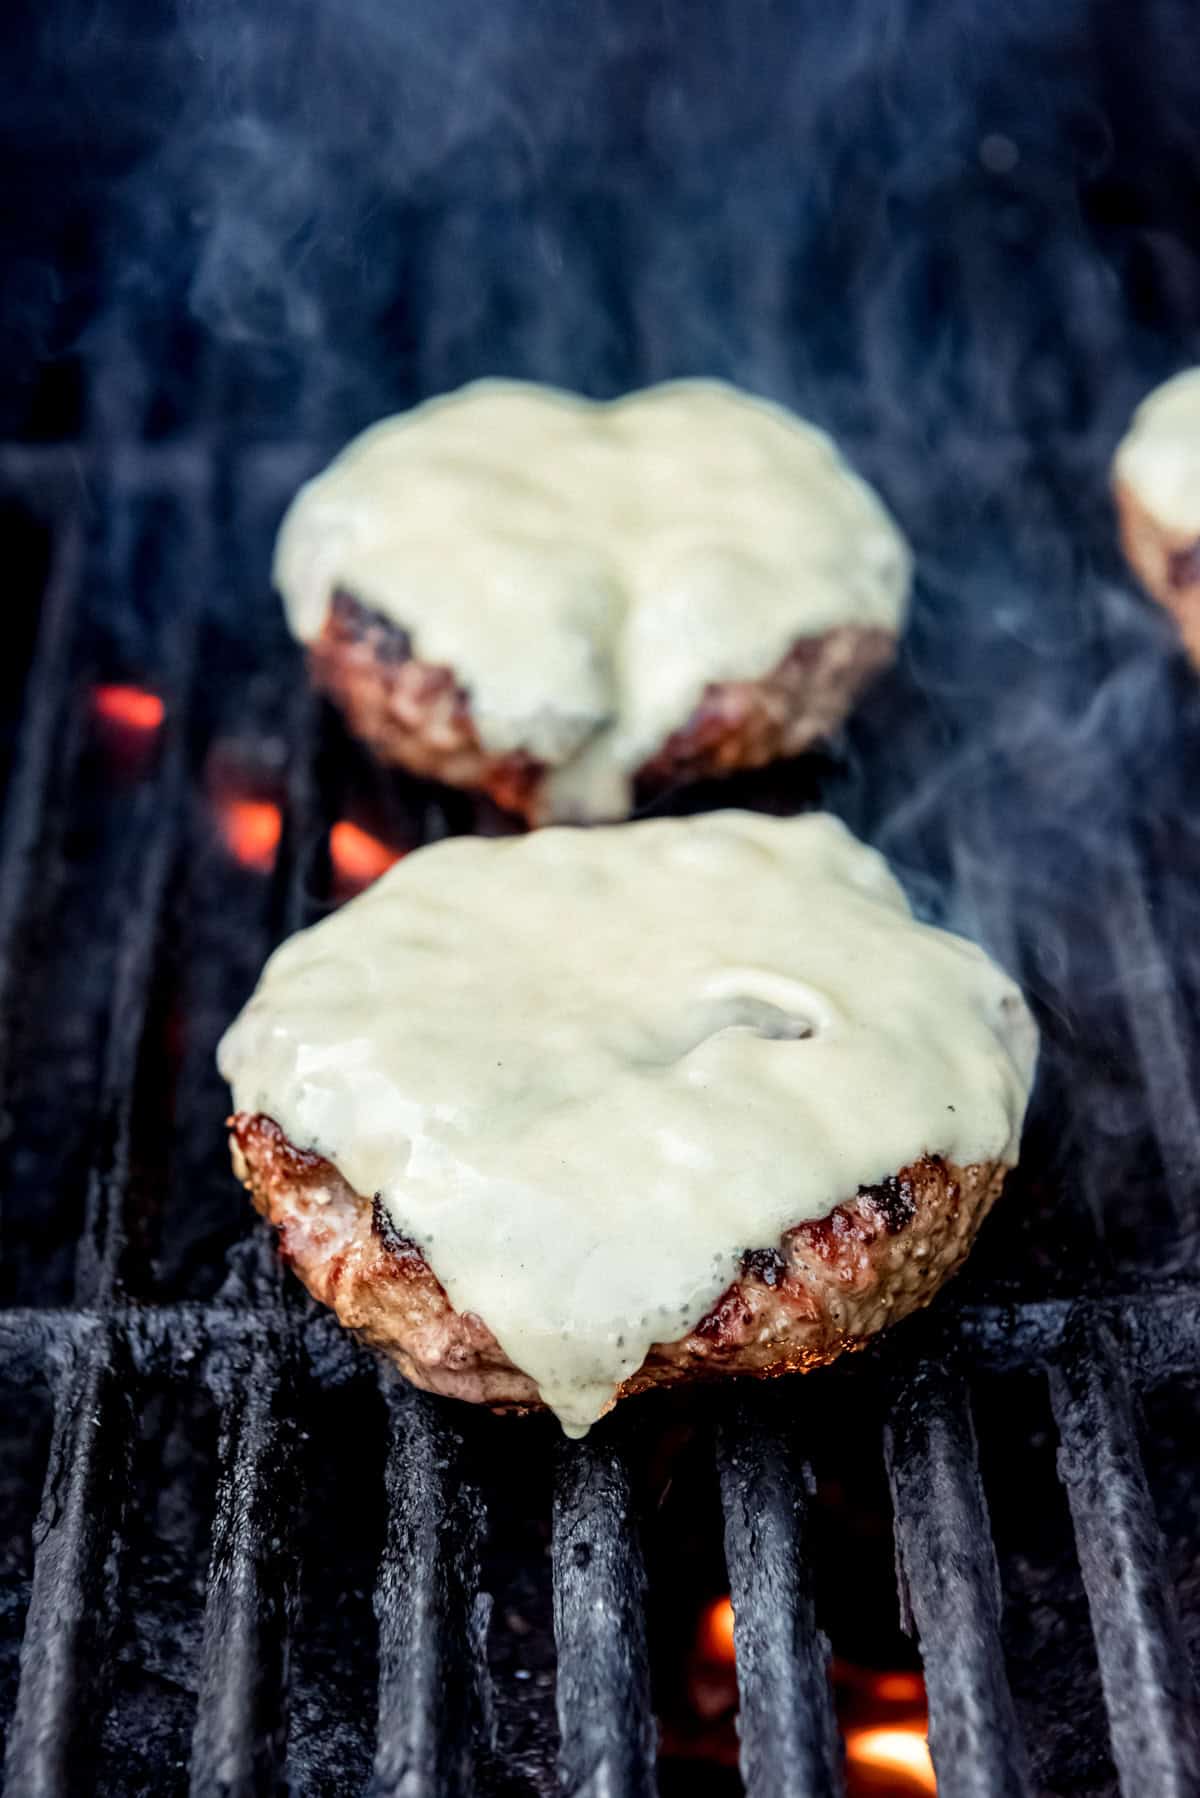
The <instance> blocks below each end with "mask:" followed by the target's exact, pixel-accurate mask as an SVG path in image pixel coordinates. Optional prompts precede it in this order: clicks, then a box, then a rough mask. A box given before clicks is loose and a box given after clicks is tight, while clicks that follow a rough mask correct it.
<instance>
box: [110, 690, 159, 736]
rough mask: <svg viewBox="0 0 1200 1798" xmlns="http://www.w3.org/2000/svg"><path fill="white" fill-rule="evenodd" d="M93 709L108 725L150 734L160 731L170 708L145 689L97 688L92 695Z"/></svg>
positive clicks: (156, 695) (155, 694)
mask: <svg viewBox="0 0 1200 1798" xmlns="http://www.w3.org/2000/svg"><path fill="white" fill-rule="evenodd" d="M92 710H93V711H94V712H95V714H96V716H97V718H101V719H103V721H104V723H105V724H116V725H119V726H121V727H122V728H123V729H125V730H136V731H141V732H144V733H146V734H149V732H151V731H155V730H158V729H159V727H160V726H161V724H162V721H163V718H164V717H165V715H166V707H165V706H164V705H163V702H162V700H161V699H160V698H159V697H158V694H157V693H151V692H149V691H148V690H147V689H146V688H145V687H122V686H111V687H96V688H95V689H94V691H93V693H92Z"/></svg>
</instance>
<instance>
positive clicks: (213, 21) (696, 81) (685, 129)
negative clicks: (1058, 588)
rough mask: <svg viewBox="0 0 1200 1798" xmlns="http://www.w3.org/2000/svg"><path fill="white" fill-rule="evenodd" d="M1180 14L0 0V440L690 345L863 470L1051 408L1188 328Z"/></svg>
mask: <svg viewBox="0 0 1200 1798" xmlns="http://www.w3.org/2000/svg"><path fill="white" fill-rule="evenodd" d="M1197 36H1198V30H1197V23H1196V14H1195V8H1194V6H1193V5H1192V4H1191V3H1190V0H1156V3H1154V4H1139V5H1137V6H1129V5H1128V4H1122V3H1121V0H1091V3H1090V4H1089V3H1086V0H1043V3H1041V4H1036V5H1031V4H1029V3H1028V0H1015V3H1014V0H1006V4H1003V5H990V4H987V3H986V0H874V3H872V4H864V3H863V0H851V3H850V4H846V5H836V6H834V5H830V4H828V3H827V0H818V3H814V4H807V5H804V4H791V5H785V4H776V3H773V0H596V3H595V4H587V5H584V4H572V3H568V0H554V3H549V0H341V3H340V4H335V3H334V0H275V3H274V4H264V3H263V0H257V3H255V0H247V3H245V4H241V5H239V4H237V3H236V0H194V3H192V4H178V5H174V6H172V5H167V4H164V5H154V4H149V3H148V0H49V3H46V0H43V3H42V4H37V5H35V4H31V3H27V0H17V3H16V4H10V5H8V6H7V7H5V8H4V9H3V21H2V22H0V136H2V150H0V155H2V166H3V181H2V184H0V266H2V269H3V274H2V277H0V279H2V286H0V319H2V320H3V327H4V329H3V340H2V343H0V435H3V436H4V437H7V438H10V439H11V438H13V437H22V436H31V437H52V436H72V435H75V434H76V433H79V432H82V431H84V430H89V429H90V430H94V431H98V432H101V433H103V432H105V431H109V432H117V433H124V432H132V433H137V434H141V433H147V434H150V435H161V434H167V433H171V432H174V431H177V430H179V429H182V428H183V427H185V426H186V425H187V424H189V423H192V422H197V421H201V422H203V421H209V422H212V421H219V422H220V423H221V424H222V425H223V426H224V427H225V428H227V429H232V430H236V431H246V432H249V433H253V434H265V435H271V434H281V435H294V434H300V433H303V434H312V435H314V436H316V437H318V438H321V439H324V438H327V437H328V438H329V439H330V440H333V439H336V438H338V437H340V436H342V435H344V434H345V433H346V432H348V431H349V430H351V429H354V428H356V427H357V426H358V425H359V424H361V423H362V422H364V421H365V420H366V419H367V418H369V417H370V416H372V415H374V414H377V413H379V412H381V411H385V410H387V409H388V408H389V407H392V406H395V405H398V404H401V403H403V402H405V401H407V400H409V399H411V398H412V397H413V396H414V395H417V394H420V393H423V392H427V391H430V390H433V389H437V388H441V387H445V386H448V385H453V384H455V383H457V382H459V381H461V380H463V379H466V378H469V377H471V376H473V375H475V374H479V373H483V372H493V373H495V372H499V373H516V374H522V375H529V376H534V377H537V378H541V379H548V380H555V381H561V382H565V383H570V384H574V385H578V386H581V387H583V388H586V389H587V390H589V391H593V392H596V393H608V392H612V391H616V390H619V389H621V388H624V387H626V386H630V385H636V384H638V383H641V382H643V381H646V380H649V379H654V378H659V377H662V376H664V375H670V374H674V373H681V372H695V371H706V372H713V373H720V374H726V375H730V376H732V377H734V378H737V379H740V380H742V381H744V382H745V383H746V384H747V385H750V386H752V387H757V388H760V389H764V390H767V391H770V392H773V393H776V394H778V395H779V396H780V397H782V398H784V399H787V400H791V401H793V402H794V403H797V404H800V405H802V406H803V407H805V409H807V410H808V411H810V412H812V413H815V414H816V415H817V416H819V417H823V418H825V419H827V420H828V421H829V422H833V423H835V424H837V425H838V426H839V427H840V428H841V429H842V430H843V431H846V430H853V428H854V427H855V426H859V427H861V426H863V425H869V426H870V427H872V428H876V429H880V430H885V431H887V432H889V433H892V434H893V436H894V438H895V443H894V445H893V451H892V460H893V463H894V462H895V461H897V460H902V459H903V457H904V456H905V455H913V454H915V455H923V454H926V453H928V451H929V449H930V447H931V446H932V445H933V444H934V442H935V440H936V441H937V442H938V444H939V447H940V446H941V442H942V440H943V439H944V438H946V437H949V438H950V439H951V443H952V445H953V442H954V440H956V439H958V438H961V437H963V436H964V435H967V434H971V435H979V434H981V433H990V434H992V435H993V436H994V437H995V436H1001V435H1012V434H1014V433H1020V434H1021V435H1024V436H1028V435H1029V434H1030V433H1033V432H1037V433H1042V434H1045V433H1056V432H1057V433H1064V432H1066V433H1072V434H1073V433H1076V432H1078V431H1079V430H1080V428H1081V427H1082V426H1083V424H1084V423H1085V421H1086V420H1087V419H1089V418H1091V417H1093V416H1095V415H1096V414H1097V413H1098V412H1099V413H1107V412H1108V411H1109V408H1110V407H1111V408H1112V409H1113V416H1115V415H1116V413H1117V412H1120V411H1121V410H1122V409H1123V408H1126V407H1127V403H1128V402H1129V400H1130V399H1131V398H1132V397H1134V396H1135V395H1136V392H1137V391H1138V390H1139V389H1140V387H1141V386H1143V385H1144V384H1145V381H1146V379H1147V378H1148V377H1156V376H1158V375H1159V374H1161V373H1164V372H1167V371H1168V370H1169V369H1170V368H1172V367H1173V366H1175V365H1176V364H1177V363H1179V362H1181V361H1185V360H1189V359H1196V358H1197V357H1200V346H1198V343H1197V324H1198V319H1200V240H1198V234H1197V219H1198V218H1200V107H1198V106H1197V87H1198V86H1200V76H1198V75H1197V72H1196V71H1197V68H1198V66H1200V58H1198V57H1197V54H1196V49H1197ZM101 368H104V369H107V370H108V371H109V373H110V376H111V387H110V390H109V392H108V393H107V394H104V395H102V394H101V393H100V392H98V391H97V389H96V386H95V382H94V379H93V378H92V377H93V376H94V374H95V371H97V370H98V369H101ZM114 371H117V372H114ZM876 472H878V471H876Z"/></svg>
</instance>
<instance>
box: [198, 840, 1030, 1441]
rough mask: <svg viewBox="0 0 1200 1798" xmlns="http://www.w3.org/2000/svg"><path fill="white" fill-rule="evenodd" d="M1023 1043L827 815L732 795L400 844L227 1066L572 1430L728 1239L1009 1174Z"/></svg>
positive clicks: (1003, 981)
mask: <svg viewBox="0 0 1200 1798" xmlns="http://www.w3.org/2000/svg"><path fill="white" fill-rule="evenodd" d="M1035 1051H1036V1039H1035V1033H1034V1027H1033V1024H1032V1021H1031V1019H1030V1017H1029V1014H1028V1012H1027V1010H1026V1008H1025V1005H1024V1002H1023V1000H1022V998H1021V996H1020V993H1019V992H1018V990H1017V988H1016V987H1015V986H1014V985H1013V983H1012V981H1010V980H1009V979H1008V978H1007V977H1006V976H1005V975H1004V974H1002V973H1001V972H1000V970H999V969H998V968H997V967H995V966H994V965H993V963H991V962H990V961H989V960H988V958H987V957H986V956H985V955H984V954H983V952H982V951H981V950H980V949H978V948H976V947H975V946H974V945H973V944H971V943H968V942H965V941H963V940H962V939H960V938H958V937H954V936H950V935H947V934H946V933H944V932H942V931H938V930H934V929H932V928H930V927H928V926H926V925H922V924H919V923H917V922H915V921H914V919H913V918H912V916H911V914H910V912H909V908H908V905H907V903H906V901H905V899H904V896H903V894H902V893H901V891H900V888H899V887H898V886H897V884H896V882H895V880H894V879H893V878H892V876H891V874H890V873H889V872H888V869H887V866H886V864H885V863H884V862H883V860H882V859H881V858H880V857H879V856H878V855H877V854H876V853H875V852H874V851H873V850H870V849H867V848H864V847H863V846H862V845H861V844H860V843H858V842H856V840H855V839H854V838H853V837H852V836H851V835H850V834H849V833H848V832H847V831H846V830H845V828H844V827H843V826H842V825H841V824H839V823H838V822H837V821H836V820H835V819H833V818H830V817H826V816H820V815H813V816H806V817H800V818H794V819H788V820H780V819H772V818H766V817H761V816H758V815H755V814H751V813H748V812H736V811H729V812H718V813H715V814H713V815H711V816H707V817H699V818H692V819H682V820H677V819H661V820H654V821H651V822H647V823H641V824H632V825H628V826H624V827H616V828H610V829H599V830H593V831H577V830H567V829H551V830H546V831H538V832H534V833H533V834H531V835H527V836H523V837H517V838H512V839H499V840H482V839H478V838H465V837H460V838H456V839H454V840H451V841H448V842H442V843H439V844H437V845H435V846H433V847H431V848H428V849H422V850H419V851H418V852H417V853H415V854H413V855H411V856H409V857H408V859H407V860H406V861H403V862H401V863H400V864H399V865H398V866H397V867H396V868H394V869H393V870H392V871H391V872H390V873H389V874H387V875H385V876H384V878H383V879H382V880H380V881H378V882H377V883H376V884H375V885H374V886H373V887H371V888H370V889H368V891H367V892H366V893H364V894H363V895H362V896H361V897H360V898H358V899H355V900H354V901H353V902H352V903H351V904H349V905H347V906H346V907H344V909H343V910H341V911H340V912H337V913H335V914H334V915H333V916H332V917H330V918H328V919H326V920H325V921H324V922H323V923H321V924H318V925H317V926H315V927H314V928H313V929H311V930H307V931H304V932H302V933H301V934H300V935H298V936H295V937H293V938H292V939H291V941H290V942H287V943H285V944H284V945H283V947H282V948H280V949H279V950H278V951H277V952H276V953H275V955H274V956H273V957H272V958H271V960H270V962H269V963H268V964H267V968H266V970H265V972H264V974H263V977H262V980H261V981H260V983H259V987H258V990H257V992H256V993H255V995H254V997H253V998H252V999H251V1001H250V1003H249V1005H248V1006H247V1007H246V1009H245V1010H244V1011H243V1013H242V1015H241V1016H240V1018H238V1020H237V1021H236V1022H235V1023H234V1024H233V1025H232V1027H231V1028H230V1030H229V1031H228V1032H227V1034H226V1036H225V1038H224V1041H223V1042H222V1044H221V1048H220V1054H219V1060H220V1066H221V1071H222V1073H223V1074H224V1075H225V1077H226V1079H227V1080H228V1081H229V1082H230V1083H231V1085H232V1087H233V1093H234V1102H235V1104H236V1106H237V1108H238V1109H239V1110H240V1111H250V1112H266V1113H267V1114H269V1115H270V1116H271V1117H273V1118H274V1119H275V1120H276V1121H277V1122H278V1123H279V1124H280V1125H281V1126H282V1128H283V1129H284V1130H285V1131H286V1133H287V1135H288V1136H289V1137H290V1138H291V1139H292V1141H293V1142H295V1143H297V1144H299V1145H301V1146H302V1147H304V1148H311V1149H315V1150H316V1151H317V1152H318V1153H320V1154H322V1155H324V1156H326V1157H327V1158H328V1159H329V1160H330V1161H332V1162H333V1163H334V1164H335V1165H336V1166H337V1167H338V1169H339V1170H340V1171H341V1173H342V1174H343V1175H344V1176H345V1177H346V1179H347V1180H348V1181H349V1182H350V1184H351V1185H352V1186H353V1187H354V1188H355V1189H356V1190H357V1191H358V1192H360V1193H364V1194H374V1193H380V1194H381V1195H382V1197H383V1201H384V1203H385V1205H386V1207H387V1209H388V1211H389V1213H390V1214H391V1216H392V1218H393V1219H394V1221H395V1224H396V1228H397V1229H398V1230H399V1231H400V1232H401V1233H402V1234H403V1235H405V1236H408V1237H411V1238H412V1239H413V1240H414V1241H415V1242H417V1243H418V1244H419V1245H420V1247H421V1248H422V1249H423V1250H424V1252H425V1254H426V1257H427V1259H428V1260H429V1262H430V1265H431V1266H432V1267H433V1269H434V1271H435V1272H436V1273H437V1275H438V1278H439V1279H440V1280H441V1282H442V1284H443V1285H444V1287H445V1289H446V1291H447V1293H448V1294H449V1297H450V1300H451V1302H452V1303H453V1304H454V1305H455V1306H456V1307H457V1309H459V1310H460V1311H472V1312H475V1313H476V1314H477V1315H478V1316H480V1317H482V1318H483V1319H484V1320H485V1321H486V1322H487V1323H488V1325H489V1326H490V1327H491V1329H492V1330H493V1332H494V1333H495V1335H496V1337H497V1338H498V1339H499V1342H500V1344H501V1346H502V1347H503V1349H504V1350H505V1351H506V1353H507V1354H508V1355H509V1356H510V1358H511V1359H512V1360H513V1362H515V1363H516V1365H517V1366H518V1367H520V1368H523V1369H524V1370H525V1372H527V1373H528V1374H530V1375H531V1376H532V1378H533V1379H534V1380H535V1381H536V1382H537V1384H538V1387H539V1389H540V1391H541V1395H542V1397H543V1399H544V1400H545V1402H546V1403H547V1404H548V1405H550V1406H551V1407H552V1408H553V1409H554V1410H555V1411H556V1412H557V1414H558V1416H559V1418H560V1419H561V1421H562V1424H563V1427H564V1428H565V1429H566V1430H567V1431H568V1433H570V1434H581V1433H582V1432H583V1431H584V1430H585V1429H587V1427H588V1426H589V1425H590V1424H591V1423H592V1422H593V1421H594V1420H595V1419H596V1418H597V1417H598V1416H599V1415H600V1413H601V1411H602V1410H603V1409H604V1408H605V1407H606V1405H607V1404H608V1402H609V1400H610V1399H611V1398H612V1396H613V1392H614V1389H615V1388H616V1386H617V1385H618V1384H619V1383H620V1381H621V1380H623V1379H624V1378H625V1377H626V1376H627V1375H628V1374H630V1373H632V1372H633V1371H634V1369H635V1368H637V1367H638V1366H639V1365H640V1364H641V1362H642V1360H643V1358H644V1356H645V1354H646V1351H647V1349H648V1348H649V1347H650V1345H651V1344H652V1343H653V1342H656V1341H663V1340H671V1339H674V1338H676V1337H678V1336H681V1335H683V1334H685V1333H686V1332H687V1331H688V1330H689V1329H690V1328H692V1327H693V1326H694V1325H695V1324H696V1323H697V1322H699V1320H700V1319H701V1318H702V1317H703V1316H704V1314H705V1312H706V1311H707V1310H708V1309H709V1308H710V1306H711V1305H712V1304H713V1303H714V1301H715V1300H716V1299H717V1298H718V1297H719V1296H720V1294H721V1292H722V1291H723V1290H724V1288H725V1287H726V1285H728V1283H729V1281H730V1280H731V1279H732V1278H733V1277H734V1275H735V1274H736V1272H737V1269H738V1265H739V1257H740V1256H741V1254H742V1252H743V1251H744V1250H746V1249H749V1248H763V1247H768V1246H775V1245H776V1244H777V1243H778V1242H779V1240H780V1237H781V1235H782V1233H783V1232H784V1231H785V1230H786V1229H788V1228H789V1227H790V1226H791V1225H793V1224H796V1223H800V1222H803V1221H804V1220H806V1219H809V1218H816V1217H822V1216H825V1215H826V1214H828V1212H829V1211H831V1210H832V1209H833V1207H834V1206H835V1205H836V1204H838V1203H839V1202H840V1201H842V1200H844V1199H847V1198H850V1197H852V1196H853V1195H854V1193H855V1192H856V1191H857V1189H858V1187H859V1186H860V1185H863V1184H868V1183H874V1182H876V1181H879V1180H882V1179H884V1178H885V1177H886V1176H887V1175H889V1174H893V1173H895V1172H897V1171H898V1169H900V1168H902V1167H904V1166H906V1165H907V1164H909V1163H910V1162H912V1161H913V1160H915V1159H916V1158H917V1157H918V1156H920V1155H923V1154H942V1155H945V1156H947V1157H949V1158H951V1159H952V1160H954V1161H956V1162H958V1163H968V1162H974V1161H991V1160H993V1159H999V1160H1001V1161H1004V1162H1006V1163H1011V1162H1014V1161H1015V1160H1016V1156H1017V1147H1018V1141H1019V1137H1020V1131H1021V1123H1022V1119H1023V1116H1024V1112H1025V1105H1026V1100H1027V1098H1028V1094H1029V1088H1030V1082H1031V1079H1032V1072H1033V1064H1034V1056H1035Z"/></svg>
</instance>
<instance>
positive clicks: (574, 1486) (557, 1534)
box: [553, 1419, 658, 1798]
mask: <svg viewBox="0 0 1200 1798" xmlns="http://www.w3.org/2000/svg"><path fill="white" fill-rule="evenodd" d="M625 1427H626V1426H625V1420H624V1419H618V1420H616V1422H615V1423H607V1424H603V1425H601V1426H599V1427H598V1428H597V1429H596V1430H594V1431H593V1432H592V1434H591V1435H590V1436H589V1437H588V1438H587V1439H586V1440H585V1441H583V1442H580V1443H569V1444H566V1445H565V1446H564V1447H563V1449H562V1451H561V1453H560V1456H559V1461H558V1468H557V1474H556V1479H555V1491H554V1524H553V1556H554V1639H555V1642H556V1643H557V1646H558V1689H557V1704H558V1724H559V1730H560V1733H561V1737H562V1742H561V1748H560V1753H559V1772H560V1777H561V1780H562V1784H563V1787H564V1790H565V1791H567V1792H569V1793H571V1794H572V1798H576V1795H578V1798H654V1794H655V1793H656V1791H657V1789H658V1788H657V1780H656V1777H655V1769H654V1763H655V1747H656V1742H655V1725H654V1717H653V1714H652V1711H651V1708H650V1671H649V1662H648V1659H647V1655H646V1627H645V1586H646V1575H645V1569H644V1567H643V1563H642V1550H641V1544H640V1542H639V1541H638V1537H637V1530H636V1524H635V1521H634V1515H633V1495H632V1488H631V1483H630V1476H629V1468H628V1465H627V1461H626V1457H625V1455H624V1454H623V1453H622V1452H621V1448H620V1446H619V1441H618V1439H619V1437H620V1436H621V1435H622V1434H623V1431H624V1429H625Z"/></svg>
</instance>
